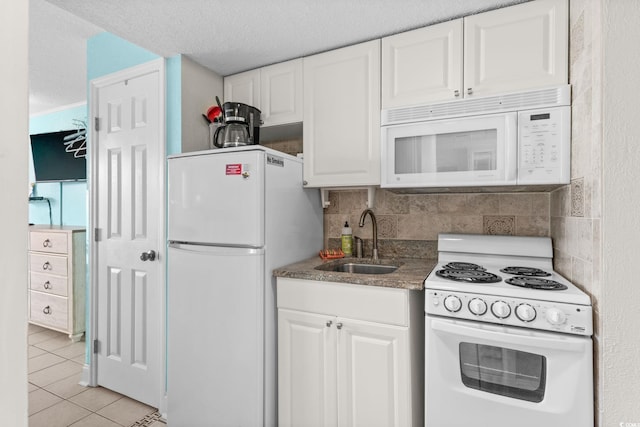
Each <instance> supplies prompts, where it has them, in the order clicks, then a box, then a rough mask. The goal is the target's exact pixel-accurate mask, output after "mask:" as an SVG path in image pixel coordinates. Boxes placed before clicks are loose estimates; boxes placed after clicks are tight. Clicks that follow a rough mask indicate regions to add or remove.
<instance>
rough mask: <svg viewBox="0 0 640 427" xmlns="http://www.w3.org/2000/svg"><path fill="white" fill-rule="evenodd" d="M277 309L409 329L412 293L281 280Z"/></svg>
mask: <svg viewBox="0 0 640 427" xmlns="http://www.w3.org/2000/svg"><path fill="white" fill-rule="evenodd" d="M277 283H278V291H277V299H278V308H288V309H293V310H300V311H306V312H311V313H321V314H328V315H332V316H338V317H347V318H350V319H356V320H366V321H370V322H379V323H386V324H390V325H398V326H408V324H409V319H408V316H409V315H408V313H409V291H408V290H406V289H395V288H383V287H380V286H365V285H351V284H347V283H334V282H321V281H315V280H299V279H288V278H278V282H277Z"/></svg>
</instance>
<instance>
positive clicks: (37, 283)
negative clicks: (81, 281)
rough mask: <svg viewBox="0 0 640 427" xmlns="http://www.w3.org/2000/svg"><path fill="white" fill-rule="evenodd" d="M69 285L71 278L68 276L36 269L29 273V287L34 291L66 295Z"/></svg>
mask: <svg viewBox="0 0 640 427" xmlns="http://www.w3.org/2000/svg"><path fill="white" fill-rule="evenodd" d="M68 286H69V279H68V278H67V277H66V276H54V275H53V274H44V273H36V272H34V271H32V272H30V273H29V288H30V289H32V290H34V291H39V292H44V293H47V294H54V295H60V296H63V297H66V296H67V294H68Z"/></svg>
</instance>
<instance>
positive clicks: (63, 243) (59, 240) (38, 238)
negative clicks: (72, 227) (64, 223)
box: [29, 231, 68, 254]
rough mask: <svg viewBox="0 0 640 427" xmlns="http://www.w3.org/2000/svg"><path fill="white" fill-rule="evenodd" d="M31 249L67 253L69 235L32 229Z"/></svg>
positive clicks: (30, 234) (30, 237)
mask: <svg viewBox="0 0 640 427" xmlns="http://www.w3.org/2000/svg"><path fill="white" fill-rule="evenodd" d="M29 249H31V250H32V251H38V252H51V253H56V254H66V253H67V251H68V247H67V235H66V234H63V233H47V232H38V231H32V232H31V233H29Z"/></svg>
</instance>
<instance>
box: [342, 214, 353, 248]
mask: <svg viewBox="0 0 640 427" xmlns="http://www.w3.org/2000/svg"><path fill="white" fill-rule="evenodd" d="M341 240H342V252H344V256H351V255H352V254H353V230H351V227H349V222H348V221H345V222H344V227H343V228H342V236H341Z"/></svg>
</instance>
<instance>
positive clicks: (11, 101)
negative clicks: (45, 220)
mask: <svg viewBox="0 0 640 427" xmlns="http://www.w3.org/2000/svg"><path fill="white" fill-rule="evenodd" d="M28 5H29V2H27V1H24V0H8V1H7V0H3V1H0V57H2V58H5V61H3V62H2V66H1V67H0V94H1V96H0V128H1V129H2V138H1V139H0V183H2V184H1V185H0V200H1V203H2V211H1V212H2V214H1V215H0V219H1V220H0V236H2V240H1V241H0V425H2V426H12V427H20V426H26V425H27V218H28V209H27V203H28V202H27V196H28V194H29V186H28V185H29V184H28V181H29V180H28V174H29V172H28V167H29V162H28V155H27V154H28V152H29V151H28V141H29V129H28V125H29V122H28V117H29V110H28V108H29V107H28V86H27V77H28V61H27V54H28V44H27V41H28V7H29V6H28Z"/></svg>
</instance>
